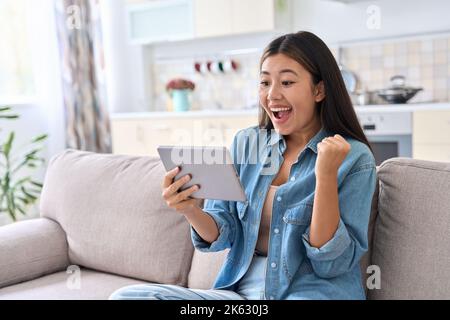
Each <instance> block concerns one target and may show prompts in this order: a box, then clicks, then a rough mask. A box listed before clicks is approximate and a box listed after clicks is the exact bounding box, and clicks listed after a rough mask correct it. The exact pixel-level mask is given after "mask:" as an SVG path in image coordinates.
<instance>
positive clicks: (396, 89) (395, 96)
mask: <svg viewBox="0 0 450 320" xmlns="http://www.w3.org/2000/svg"><path fill="white" fill-rule="evenodd" d="M421 90H423V89H422V88H415V87H408V86H405V77H404V76H393V77H392V78H391V86H390V87H388V88H386V89H381V90H377V91H376V93H377V95H378V96H380V97H381V98H383V99H384V100H385V101H387V102H389V103H406V102H408V100H409V99H411V98H412V97H414V96H415V95H416V93H417V92H419V91H421Z"/></svg>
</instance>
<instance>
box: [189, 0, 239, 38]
mask: <svg viewBox="0 0 450 320" xmlns="http://www.w3.org/2000/svg"><path fill="white" fill-rule="evenodd" d="M194 21H195V36H196V37H211V36H221V35H227V34H231V32H232V27H231V5H230V0H194Z"/></svg>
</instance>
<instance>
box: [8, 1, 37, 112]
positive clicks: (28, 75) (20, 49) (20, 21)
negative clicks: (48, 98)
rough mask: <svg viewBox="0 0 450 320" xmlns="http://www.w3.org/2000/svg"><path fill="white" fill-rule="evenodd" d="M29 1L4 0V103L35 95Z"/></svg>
mask: <svg viewBox="0 0 450 320" xmlns="http://www.w3.org/2000/svg"><path fill="white" fill-rule="evenodd" d="M28 2H29V0H0V43H1V46H0V104H5V103H13V102H16V101H20V100H26V99H27V98H30V97H32V96H33V95H34V93H35V88H34V77H33V69H32V56H31V50H30V43H29V37H28V36H29V26H28V21H29V19H28V14H29V13H28V10H29V9H28V8H29V7H30V6H29V5H28Z"/></svg>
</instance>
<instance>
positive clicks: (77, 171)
mask: <svg viewBox="0 0 450 320" xmlns="http://www.w3.org/2000/svg"><path fill="white" fill-rule="evenodd" d="M164 174H165V170H164V168H163V166H162V164H161V162H160V160H159V158H155V157H133V156H124V155H111V154H95V153H90V152H82V151H75V150H66V151H64V152H62V153H60V154H58V155H56V156H55V157H53V158H52V159H51V161H50V163H49V167H48V170H47V173H46V177H45V182H44V188H43V191H42V198H41V215H42V216H44V217H47V218H50V219H54V220H55V221H57V222H58V223H59V224H60V225H61V227H62V228H63V229H64V231H65V232H66V234H67V243H68V247H69V249H68V251H69V259H70V262H71V263H72V264H77V265H80V266H84V267H87V268H92V269H96V270H100V271H106V272H110V273H115V274H118V275H123V276H127V277H133V278H137V279H143V280H146V281H149V282H160V283H167V284H177V285H186V283H187V276H188V272H189V269H190V265H191V259H192V254H193V246H192V243H191V240H190V229H189V224H188V223H187V221H186V219H185V218H184V217H183V216H182V215H180V214H179V213H177V212H176V211H174V210H172V209H170V208H168V207H167V205H166V204H165V202H164V201H163V199H162V197H161V191H162V190H161V183H162V180H163V176H164Z"/></svg>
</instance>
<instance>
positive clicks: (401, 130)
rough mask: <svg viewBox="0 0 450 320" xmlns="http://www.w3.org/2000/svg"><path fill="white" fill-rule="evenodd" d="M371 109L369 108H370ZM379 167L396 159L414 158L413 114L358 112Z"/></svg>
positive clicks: (390, 111)
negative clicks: (385, 161) (387, 161)
mask: <svg viewBox="0 0 450 320" xmlns="http://www.w3.org/2000/svg"><path fill="white" fill-rule="evenodd" d="M368 108H369V107H368ZM356 113H357V116H358V119H359V122H360V124H361V126H362V128H363V130H364V133H365V134H366V137H367V139H368V140H369V143H370V144H371V146H372V150H373V153H374V156H375V161H376V164H377V166H379V165H380V164H381V163H382V162H383V161H384V160H387V159H389V158H394V157H409V158H410V157H412V112H411V111H406V110H405V111H403V110H398V109H393V110H385V111H377V110H365V111H358V110H356Z"/></svg>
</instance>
